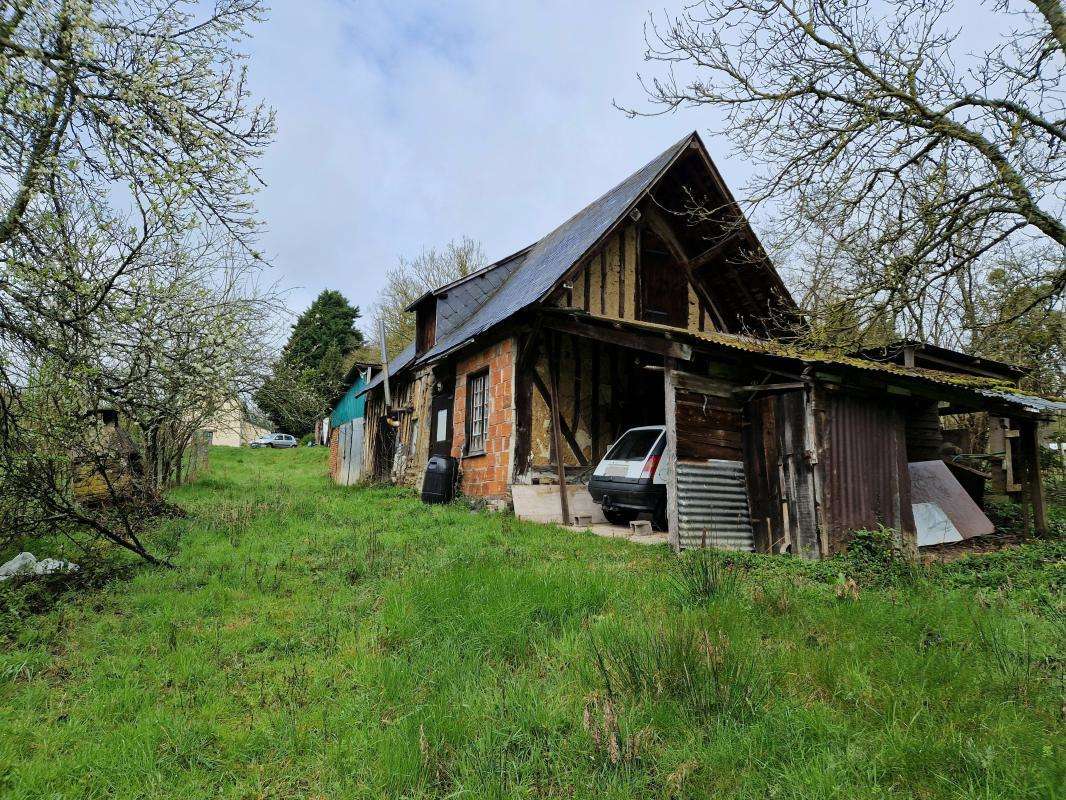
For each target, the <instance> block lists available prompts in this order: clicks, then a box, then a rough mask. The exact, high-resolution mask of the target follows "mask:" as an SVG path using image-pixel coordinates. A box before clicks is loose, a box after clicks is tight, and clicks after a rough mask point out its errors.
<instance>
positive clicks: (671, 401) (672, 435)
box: [663, 357, 681, 553]
mask: <svg viewBox="0 0 1066 800" xmlns="http://www.w3.org/2000/svg"><path fill="white" fill-rule="evenodd" d="M674 366H675V363H674V360H673V359H672V358H669V357H666V358H664V359H663V394H664V396H665V400H666V402H665V412H666V417H665V422H666V452H664V453H663V460H664V461H666V463H667V464H668V465H669V469H670V471H669V473H667V475H666V521H667V530H668V532H669V533H668V535H667V538H668V539H669V541H670V546H671V547H673V548H674V552H675V553H677V552H681V527H680V525H679V521H678V512H677V395H676V391H675V387H674Z"/></svg>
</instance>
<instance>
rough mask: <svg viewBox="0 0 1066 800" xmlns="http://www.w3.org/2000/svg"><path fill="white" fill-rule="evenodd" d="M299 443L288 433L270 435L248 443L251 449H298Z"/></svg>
mask: <svg viewBox="0 0 1066 800" xmlns="http://www.w3.org/2000/svg"><path fill="white" fill-rule="evenodd" d="M298 444H299V442H297V441H296V438H295V437H293V436H289V434H287V433H268V434H267V435H266V436H260V437H259V438H258V439H253V440H252V441H250V442H249V443H248V446H249V447H296V445H298Z"/></svg>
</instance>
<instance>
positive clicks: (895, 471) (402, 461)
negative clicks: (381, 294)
mask: <svg viewBox="0 0 1066 800" xmlns="http://www.w3.org/2000/svg"><path fill="white" fill-rule="evenodd" d="M409 311H410V312H411V313H412V314H414V316H415V320H416V330H417V333H416V337H415V341H413V342H412V343H411V345H410V346H409V347H408V348H407V350H405V351H404V352H403V353H402V354H400V355H399V357H397V358H395V359H393V362H392V363H391V364H390V365H389V366H388V367H387V369H385V370H383V372H382V373H381V374H380V375H378V376H377V377H376V378H375V379H374V380H373V381H371V383H370V384H369V385H368V386H367V387H366V388H365V389H364V390H363V393H364V394H365V395H366V397H367V404H366V432H365V445H364V448H363V453H364V465H363V466H364V472H365V474H368V475H372V476H375V477H376V478H377V479H379V480H391V481H396V482H400V483H404V484H407V485H412V486H418V485H419V484H420V483H421V480H422V476H423V474H425V471H426V469H427V461H429V460H430V459H436V460H435V461H434V463H436V464H438V465H439V464H440V463H441V461H440V460H441V459H445V460H446V461H447V462H448V463H449V464H452V465H455V466H456V467H457V469H456V470H454V474H455V475H457V487H456V488H457V489H458V490H459V491H461V492H462V493H464V494H466V495H468V496H471V497H480V498H483V499H485V500H486V501H488V502H490V503H492V504H494V505H497V506H504V505H507V504H509V503H510V501H511V498H512V495H513V494H514V493H515V492H516V491H517V490H516V489H515V487H518V486H521V487H523V491H527V490H528V491H533V490H535V491H536V492H538V493H540V492H541V490H542V489H543V488H544V487H552V486H554V487H555V496H556V499H557V504H558V516H557V518H558V519H563V520H566V521H570V517H571V516H573V515H572V514H571V511H572V507H577V506H579V505H580V507H581V508H585V509H587V508H588V507H589V504H588V502H586V501H587V494H586V497H585V501H582V500H581V497H580V492H581V491H582V489H581V487H582V486H583V485H584V483H585V482H586V481H587V480H588V476H589V474H590V472H591V471H592V469H593V468H594V467H595V465H596V464H597V463H598V462H599V461H600V459H601V458H603V457H604V455H605V453H607V451H608V450H609V449H610V448H611V445H612V443H614V442H615V441H616V440H617V439H618V437H619V436H620V435H621V434H622V433H623V432H625V431H626V430H628V429H631V428H634V427H643V426H661V427H656V431H660V432H659V433H657V434H656V435H657V436H660V437H661V436H662V433H661V431H665V438H660V439H659V441H660V442H665V445H664V447H665V450H664V455H663V462H662V463H664V464H667V465H668V467H666V469H667V470H668V471H669V473H670V474H669V475H668V476H667V477H666V481H665V489H666V491H665V496H664V498H663V500H662V504H661V507H660V508H657V509H656V512H655V514H654V515H653V519H655V520H658V521H661V524H665V525H666V526H668V528H669V534H670V540H671V541H672V543H673V544H674V546H675V547H678V548H685V547H697V546H718V547H729V548H734V549H751V550H758V551H762V552H790V553H794V554H796V555H800V556H803V557H807V558H817V557H821V556H825V555H829V554H832V553H835V552H839V551H840V550H842V549H844V548H845V547H847V544H848V542H849V540H850V538H851V535H852V533H853V532H854V531H856V530H860V529H871V528H877V527H884V528H887V529H891V530H893V531H895V533H896V537H897V544H898V545H899V546H900V547H901V548H903V549H913V548H914V547H915V546H916V545H917V542H918V540H919V536H920V535H921V529H922V526H923V525H928V524H930V523H929V520H934V521H940V522H943V520H947V522H946V523H944V524H945V525H946V526H947V528H950V527H951V522H950V518H949V516H948V515H947V514H946V513H943V514H940V515H939V516H938V515H937V514H936V513H933V512H936V511H937V510H939V511H943V509H938V508H932V509H931V508H930V507H931V506H932V507H935V506H936V493H937V492H939V491H947V490H944V489H943V486H942V483H941V482H944V481H946V482H948V483H950V484H951V485H950V486H949V487H948V490H950V492H952V493H954V494H953V498H954V500H959V499H960V497H961V495H959V493H958V492H960V491H964V492H967V493H969V494H971V495H976V494H977V492H976V490H975V489H966V488H964V487H963V486H962V484H958V485H956V483H957V481H956V478H955V475H961V476H962V477H963V478H964V479H966V480H971V479H973V476H972V475H968V474H964V473H962V472H959V471H958V470H957V469H955V470H954V471H946V470H938V471H930V468H928V467H916V466H915V465H920V464H929V463H930V462H931V461H936V460H938V459H940V458H941V457H942V455H943V453H944V452H945V447H946V445H945V437H944V432H943V430H942V425H941V417H942V415H944V414H947V413H951V414H966V413H986V414H990V415H992V418H994V419H996V420H999V423H998V424H999V425H1000V430H1001V431H1004V433H1003V436H1002V438H1003V439H1004V441H1008V444H1007V445H1006V447H1007V448H1008V449H1009V450H1010V454H1009V458H1008V459H1007V460H1006V463H1007V464H1008V465H1009V472H1010V474H1009V475H1006V476H1004V479H1003V482H1004V483H1005V484H1006V487H1007V489H1009V490H1010V491H1012V492H1014V493H1015V495H1016V496H1017V497H1019V498H1021V499H1024V500H1026V502H1027V503H1028V507H1029V508H1031V510H1032V519H1033V520H1034V523H1035V524H1036V525H1037V526H1038V527H1039V526H1041V525H1046V520H1045V518H1044V512H1043V500H1042V495H1041V488H1040V481H1039V465H1038V462H1037V460H1036V459H1035V457H1034V453H1035V450H1034V447H1035V444H1034V443H1035V441H1036V439H1035V431H1036V428H1037V426H1038V425H1039V422H1040V420H1041V419H1043V418H1046V417H1047V416H1048V415H1049V414H1052V413H1055V412H1056V411H1058V410H1060V409H1061V408H1063V407H1064V406H1063V404H1059V403H1054V402H1051V401H1047V400H1043V399H1041V398H1033V397H1025V396H1021V395H1018V394H1017V392H1016V390H1015V389H1013V388H1012V385H1011V384H1012V383H1013V382H1014V381H1015V380H1016V377H1017V376H1016V374H1015V373H1014V372H1012V371H1011V370H1012V368H1010V367H1009V365H997V364H996V363H994V362H981V361H980V360H977V361H975V360H974V359H971V358H969V357H966V356H963V355H962V354H953V353H951V351H944V350H942V349H940V348H923V347H920V346H918V345H917V344H916V343H903V345H902V346H901V348H900V349H899V350H898V351H895V350H894V351H889V350H887V349H886V350H883V351H871V352H864V353H859V354H854V355H852V356H843V355H841V356H828V355H826V354H824V353H808V352H804V351H801V350H798V349H796V348H795V347H792V346H790V345H788V344H787V343H786V342H783V341H781V340H780V339H779V338H778V337H780V336H781V335H783V333H784V332H785V331H787V330H790V329H791V327H792V325H793V324H794V322H795V315H796V308H795V305H794V303H793V301H792V299H791V298H790V297H789V295H788V292H787V290H786V289H785V287H784V285H783V284H782V282H781V279H780V278H779V276H778V275H777V272H776V271H775V270H774V268H773V266H772V264H771V263H770V262H769V259H768V258H767V257H766V254H765V253H764V251H763V249H762V247H761V246H760V244H759V242H758V239H757V237H756V236H755V234H754V232H753V231H752V230H751V228H750V227H749V225H748V224H747V221H746V220H745V218H744V216H743V215H742V214H741V212H740V209H739V207H738V206H737V205H736V203H735V202H734V200H733V198H732V196H731V194H730V193H729V190H728V189H727V188H726V186H725V185H724V183H723V182H722V179H721V176H720V175H719V173H718V171H717V169H716V168H715V167H714V164H713V163H712V162H711V159H710V156H709V155H708V153H707V151H706V149H705V148H704V146H703V143H702V142H701V141H700V139H699V137H698V136H697V135H695V134H692V135H691V136H688V137H685V139H683V140H682V141H680V142H678V143H677V144H675V145H674V146H673V147H671V148H669V149H668V150H666V151H665V152H664V153H662V154H660V155H659V156H658V157H656V158H655V159H653V160H652V161H651V162H649V163H648V164H646V165H645V166H644V167H642V168H641V169H639V170H637V172H635V173H634V174H633V175H631V176H629V177H628V178H627V179H626V180H624V181H623V182H622V183H620V184H619V185H618V186H616V187H614V188H613V189H611V190H610V191H609V192H607V193H606V194H605V195H603V196H602V197H600V198H599V199H598V200H596V201H595V202H593V203H591V204H590V205H589V206H587V207H586V208H585V209H583V210H582V211H581V212H579V213H578V214H576V215H574V216H573V217H571V218H570V219H569V220H567V221H566V222H565V223H563V224H562V225H560V226H559V227H558V228H557V229H555V230H554V231H552V232H551V233H549V234H548V235H547V236H545V237H543V238H542V239H540V240H538V241H537V242H535V243H534V244H532V245H530V246H529V247H526V248H524V249H522V250H520V251H518V252H517V253H514V254H512V255H510V256H508V257H506V258H504V259H501V260H500V261H498V262H496V263H494V264H491V265H489V266H488V267H486V268H485V269H483V270H481V271H479V272H477V273H474V274H473V275H470V276H467V277H465V278H462V279H460V280H457V281H454V282H452V283H450V284H448V285H446V286H442V287H440V288H439V289H436V290H434V291H431V292H427V293H426V294H425V295H424V296H423V297H421V298H419V299H418V300H417V301H415V302H414V303H413V304H412V305H411V307H410V309H409ZM978 362H980V363H978ZM658 463H659V462H658V461H657V462H656V464H658ZM915 470H917V472H916V473H915V474H919V473H921V474H930V475H934V474H935V477H936V480H930V481H928V482H927V483H923V485H922V487H921V489H922V492H921V493H920V498H921V500H920V501H917V502H916V501H914V500H913V499H912V491H911V487H912V478H911V474H912V472H913V471H915ZM447 474H449V475H450V474H453V472H452V471H451V470H449V471H448V472H447ZM945 475H946V476H947V477H944V476H945ZM953 482H954V483H953ZM561 486H567V487H568V489H567V491H560V490H559V487H561ZM930 497H932V499H930ZM975 503H979V501H975ZM945 505H948V501H947V499H945ZM963 505H965V504H964V503H956V504H955V506H952V508H953V509H955V511H953V513H955V514H956V517H958V518H959V519H962V517H961V513H962V512H961V511H958V509H960V508H962V506H963ZM975 507H976V505H975ZM966 510H967V513H969V512H970V511H972V509H970V508H969V506H967V507H966ZM916 513H917V516H916ZM940 522H938V523H937V524H940ZM956 533H957V534H958V533H959V532H958V531H956ZM960 535H961V534H960Z"/></svg>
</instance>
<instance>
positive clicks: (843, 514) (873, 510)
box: [822, 393, 914, 554]
mask: <svg viewBox="0 0 1066 800" xmlns="http://www.w3.org/2000/svg"><path fill="white" fill-rule="evenodd" d="M824 407H825V415H824V422H823V426H824V431H823V441H822V452H823V453H824V462H823V470H824V472H823V486H824V497H823V498H822V503H823V507H824V515H825V524H826V527H827V530H828V535H829V551H830V554H832V553H838V552H840V551H841V550H843V549H845V548H846V547H847V542H848V534H849V533H850V532H851V531H856V530H863V529H867V530H870V529H877V527H878V526H879V525H884V526H885V527H888V528H894V529H897V530H903V531H904V532H905V533H906V534H909V535H910V537H911V538H912V539H913V532H914V515H913V512H912V509H911V492H910V476H909V474H908V470H907V442H906V433H905V423H904V417H903V414H902V413H901V412H900V411H899V409H898V408H896V407H895V406H891V405H888V404H887V403H880V402H877V401H875V400H873V399H871V398H866V397H852V396H850V395H846V394H837V393H834V394H831V395H829V396H828V397H827V398H826V399H825V401H824ZM903 544H904V542H903V541H902V540H901V541H900V542H897V545H899V546H902V545H903Z"/></svg>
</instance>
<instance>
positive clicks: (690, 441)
mask: <svg viewBox="0 0 1066 800" xmlns="http://www.w3.org/2000/svg"><path fill="white" fill-rule="evenodd" d="M674 413H675V415H676V424H677V457H678V458H679V459H695V460H699V461H703V460H706V459H709V458H721V459H725V460H727V461H740V460H741V459H743V457H744V456H743V452H742V444H741V431H742V427H743V426H742V421H741V413H740V406H739V405H737V403H736V402H734V401H732V400H730V399H726V398H724V397H715V396H712V395H707V394H701V393H699V392H696V391H691V390H688V389H681V388H679V389H677V391H676V395H675V398H674Z"/></svg>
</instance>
